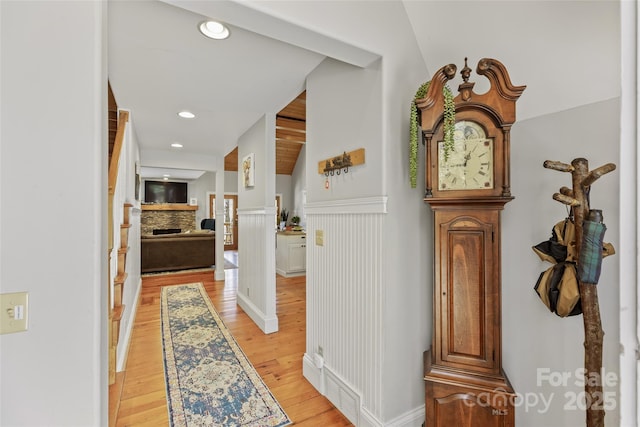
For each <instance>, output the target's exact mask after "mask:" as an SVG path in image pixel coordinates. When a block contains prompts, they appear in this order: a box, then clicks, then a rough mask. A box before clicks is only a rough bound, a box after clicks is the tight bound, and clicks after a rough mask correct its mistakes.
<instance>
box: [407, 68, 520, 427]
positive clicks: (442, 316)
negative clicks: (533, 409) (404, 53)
mask: <svg viewBox="0 0 640 427" xmlns="http://www.w3.org/2000/svg"><path fill="white" fill-rule="evenodd" d="M466 62H467V60H466V59H465V66H464V68H463V69H462V70H461V75H462V80H463V82H462V83H461V84H460V86H459V88H458V91H459V94H458V95H457V96H456V97H455V98H454V100H453V101H454V104H455V126H454V127H453V129H452V130H453V144H451V143H445V137H444V127H445V125H444V121H445V118H444V116H445V114H444V107H445V101H444V98H443V87H444V85H445V84H446V82H447V80H450V79H452V78H453V77H454V74H455V72H456V66H455V65H453V64H450V65H447V66H445V67H442V68H441V69H440V70H438V72H437V73H436V74H435V75H434V77H433V79H432V80H431V83H430V85H429V88H428V90H427V93H426V95H425V97H424V98H422V99H418V100H416V104H417V106H418V108H419V109H420V114H419V117H420V122H421V127H422V131H423V135H424V142H425V145H426V150H425V153H426V154H425V156H426V173H425V175H426V177H425V181H426V193H425V198H424V200H425V202H427V203H428V204H429V205H430V207H431V209H432V210H433V212H434V235H435V245H434V254H435V260H434V263H435V265H434V272H435V274H434V297H433V305H434V307H433V315H434V319H433V325H434V329H433V339H432V346H431V348H430V349H429V350H428V351H426V352H425V354H424V361H425V362H424V381H425V403H426V424H425V425H426V427H435V426H438V427H452V426H455V427H487V426H491V427H494V426H495V427H498V426H500V427H513V426H514V425H515V417H514V415H515V414H514V399H515V392H514V390H513V388H512V386H511V384H510V383H509V379H508V378H507V375H506V374H505V372H504V371H503V369H502V336H501V335H502V326H501V249H500V228H501V227H500V212H501V211H502V210H503V209H504V206H505V204H506V203H508V202H509V201H511V200H513V197H512V196H511V189H510V178H509V176H510V171H509V163H510V137H509V136H510V130H511V125H512V124H513V123H514V122H515V118H516V115H515V111H516V110H515V104H516V101H517V100H518V98H519V97H520V95H521V94H522V92H523V91H524V89H525V88H526V86H513V85H512V84H511V80H510V78H509V74H508V73H507V70H506V69H505V67H504V66H503V65H502V64H501V63H500V62H498V61H496V60H495V59H490V58H484V59H481V60H480V61H479V63H478V66H477V69H476V73H477V74H479V75H482V76H485V77H486V78H487V79H488V80H489V82H490V84H491V88H490V89H489V91H488V92H486V93H484V94H482V95H478V94H476V93H474V92H473V86H474V83H472V82H469V77H470V75H471V71H472V70H471V69H470V68H469V67H468V66H467V63H466Z"/></svg>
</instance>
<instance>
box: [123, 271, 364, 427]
mask: <svg viewBox="0 0 640 427" xmlns="http://www.w3.org/2000/svg"><path fill="white" fill-rule="evenodd" d="M237 273H238V270H237V269H229V270H225V275H226V281H224V282H223V281H214V276H213V272H201V273H195V274H194V273H182V274H171V275H157V276H147V277H144V278H143V280H142V290H141V295H140V301H139V307H138V312H137V315H136V319H135V323H134V327H133V332H132V337H131V344H130V349H129V355H128V358H127V365H126V371H125V373H124V381H123V385H122V387H123V388H122V394H121V399H120V407H119V411H118V416H117V420H116V423H115V425H117V426H162V425H168V423H169V420H168V413H167V404H166V394H165V381H164V368H163V362H162V343H161V335H160V288H161V287H162V286H167V285H176V284H182V283H194V282H202V283H203V285H204V287H205V289H206V290H207V293H208V295H209V297H210V298H211V301H212V302H213V305H214V306H215V308H216V311H218V313H219V314H220V317H221V318H222V319H223V320H224V322H225V324H226V325H227V327H228V328H229V330H230V331H231V333H232V334H233V336H234V337H235V339H236V341H237V342H238V344H239V345H240V347H241V348H242V350H243V351H244V352H245V354H246V355H247V357H248V358H249V360H250V361H251V363H252V364H253V366H254V367H255V368H256V370H257V371H258V373H259V374H260V376H261V377H262V379H263V380H264V382H265V383H266V385H267V386H268V387H269V389H270V390H271V392H272V393H273V395H274V396H275V397H276V399H277V400H278V402H280V405H282V407H283V409H284V410H285V412H286V413H287V415H289V418H290V419H291V420H292V421H293V424H295V425H296V426H351V425H352V424H351V423H350V422H349V421H348V420H347V419H346V418H345V417H344V416H343V415H342V414H341V413H340V412H339V411H338V410H337V409H336V408H335V407H334V406H333V405H332V404H331V403H330V402H329V401H328V400H327V399H326V398H325V397H324V396H322V395H320V394H319V393H318V392H317V391H316V389H314V388H313V387H312V386H311V384H309V382H308V381H307V380H306V379H305V378H304V377H303V376H302V356H303V354H304V350H305V323H306V307H305V292H306V289H305V277H304V276H303V277H292V278H284V277H281V276H277V280H276V288H277V306H276V307H277V308H276V310H277V313H278V319H279V329H280V330H279V332H277V333H274V334H269V335H265V334H263V333H262V331H260V329H259V328H258V327H257V326H256V325H255V323H253V321H252V320H251V319H250V318H249V316H247V315H246V314H245V313H244V311H243V310H242V309H241V308H240V307H238V306H237V304H236V287H237ZM111 424H113V423H111Z"/></svg>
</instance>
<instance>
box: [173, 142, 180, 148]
mask: <svg viewBox="0 0 640 427" xmlns="http://www.w3.org/2000/svg"><path fill="white" fill-rule="evenodd" d="M171 146H172V147H173V148H182V144H180V143H179V142H174V143H173V144H171Z"/></svg>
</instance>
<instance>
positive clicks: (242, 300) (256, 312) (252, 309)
mask: <svg viewBox="0 0 640 427" xmlns="http://www.w3.org/2000/svg"><path fill="white" fill-rule="evenodd" d="M236 298H237V301H238V305H239V306H240V308H242V309H243V310H244V311H245V313H247V315H248V316H249V317H250V318H251V319H252V320H253V321H254V323H255V324H256V325H258V327H259V328H260V329H261V330H262V332H264V333H265V334H272V333H274V332H278V317H277V316H275V315H274V316H270V317H267V316H265V315H264V313H263V312H262V311H261V310H260V309H259V308H258V307H256V306H255V304H253V303H252V302H251V301H250V300H249V299H247V297H246V296H245V295H244V294H242V293H240V292H238V293H237V295H236Z"/></svg>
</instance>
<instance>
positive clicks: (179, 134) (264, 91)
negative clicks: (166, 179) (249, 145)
mask: <svg viewBox="0 0 640 427" xmlns="http://www.w3.org/2000/svg"><path fill="white" fill-rule="evenodd" d="M204 19H205V17H204V16H202V15H198V14H195V13H192V12H189V11H186V10H183V9H180V8H177V7H174V6H172V5H169V4H166V3H162V2H156V1H127V2H124V1H111V2H110V3H109V81H110V84H111V86H112V89H113V92H114V95H115V97H116V102H117V103H118V107H119V108H126V109H129V110H130V111H131V115H132V120H133V122H134V127H135V132H136V136H137V138H138V143H139V145H140V147H141V149H142V150H172V151H173V152H174V155H176V156H178V155H179V151H178V150H175V149H172V148H171V147H170V145H171V144H172V143H174V142H179V143H181V144H182V145H183V148H182V151H184V152H189V153H192V154H194V153H195V154H203V155H209V156H217V157H219V158H224V156H225V155H226V154H228V153H229V152H230V151H232V150H233V149H234V147H235V146H236V143H237V140H238V137H239V136H241V135H242V134H243V133H244V132H245V131H246V130H247V129H248V128H249V127H250V126H251V125H253V124H254V123H255V122H256V121H257V120H258V119H259V118H260V117H261V116H262V115H264V114H265V113H269V112H271V113H276V112H278V111H279V110H280V109H282V108H283V107H284V106H285V105H287V104H288V103H289V102H290V101H291V100H292V99H293V98H295V97H296V96H297V95H298V94H299V93H300V92H302V91H303V90H304V83H305V77H306V76H307V74H309V72H310V71H311V70H312V69H313V68H315V67H316V66H317V65H318V64H319V63H320V62H321V61H322V60H323V59H324V58H325V57H324V56H322V55H319V54H317V53H313V52H310V51H308V50H304V49H301V48H298V47H295V46H292V45H290V44H286V43H282V42H279V41H276V40H273V39H270V38H266V37H262V36H259V35H257V34H255V33H252V32H250V31H246V30H243V29H241V28H237V27H231V37H229V38H228V39H227V40H222V41H219V40H212V39H208V38H206V37H204V36H203V35H201V34H200V33H199V32H198V30H197V27H198V24H199V23H200V22H202V21H203V20H204ZM292 58H295V60H292ZM181 110H189V111H191V112H193V113H194V114H196V118H194V119H182V118H180V117H178V116H177V113H178V112H179V111H181ZM141 172H142V176H143V177H144V178H147V177H151V176H154V177H157V176H162V173H164V172H165V171H159V170H154V169H153V168H144V169H142V170H141ZM172 172H173V174H172V179H174V178H177V179H193V178H190V177H189V176H190V175H189V172H184V173H181V172H180V171H179V170H178V169H174V170H173V171H172Z"/></svg>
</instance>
